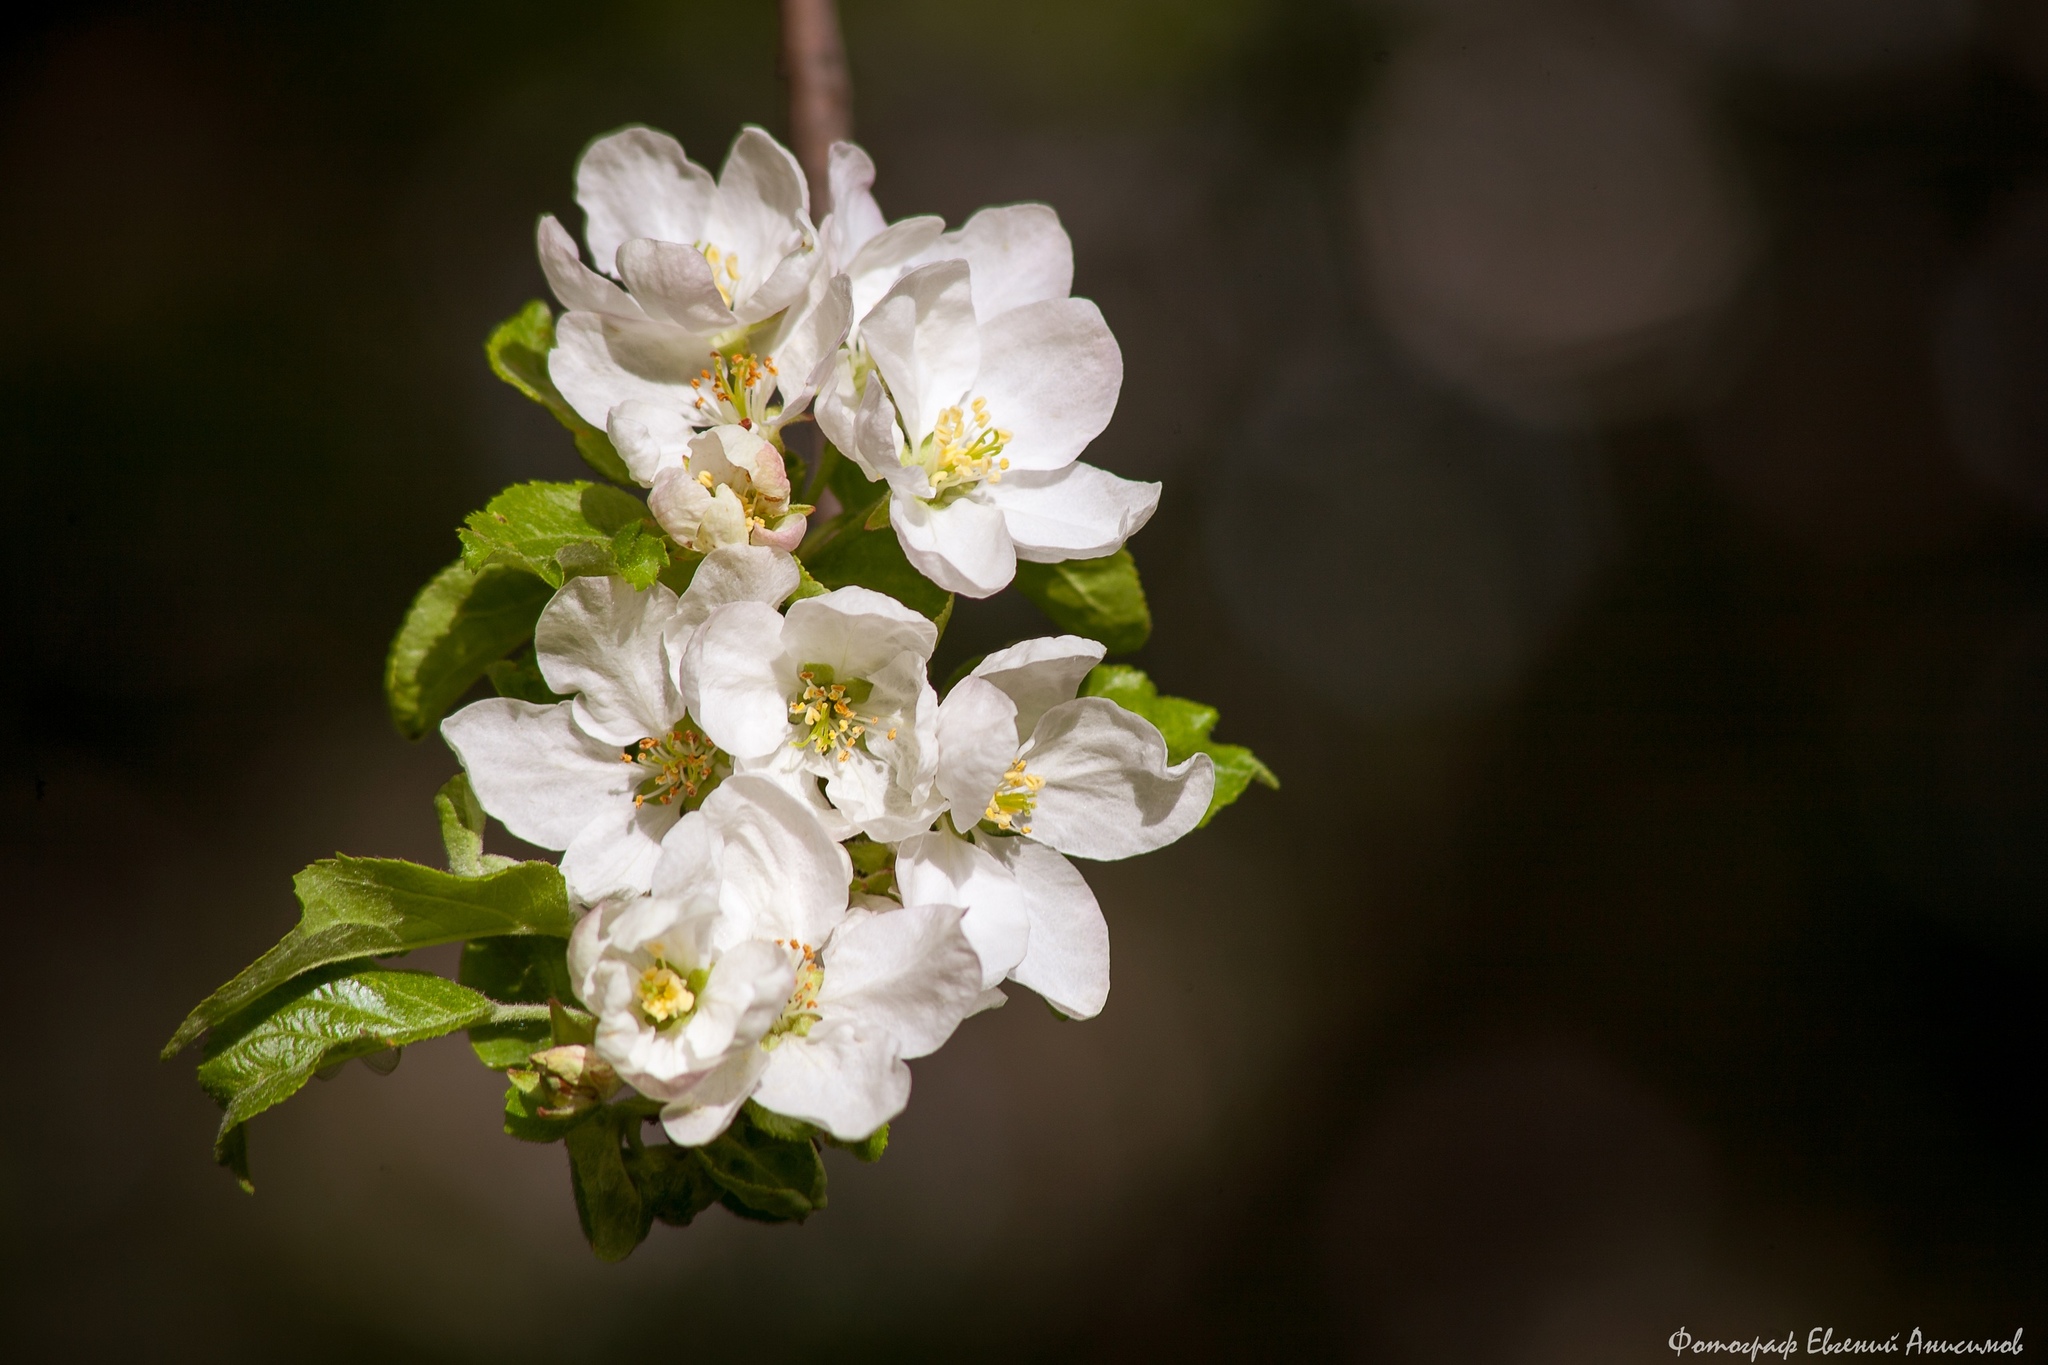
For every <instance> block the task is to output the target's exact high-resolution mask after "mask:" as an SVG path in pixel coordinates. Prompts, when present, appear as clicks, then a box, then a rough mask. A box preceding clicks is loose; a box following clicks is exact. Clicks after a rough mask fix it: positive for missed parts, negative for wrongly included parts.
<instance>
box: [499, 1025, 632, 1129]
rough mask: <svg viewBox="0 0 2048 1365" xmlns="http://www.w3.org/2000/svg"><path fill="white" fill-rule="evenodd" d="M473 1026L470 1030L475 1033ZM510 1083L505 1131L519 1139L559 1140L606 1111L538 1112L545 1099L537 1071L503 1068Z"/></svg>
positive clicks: (506, 1097) (506, 1096) (506, 1105)
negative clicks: (557, 1114) (563, 1115)
mask: <svg viewBox="0 0 2048 1365" xmlns="http://www.w3.org/2000/svg"><path fill="white" fill-rule="evenodd" d="M474 1034H475V1030H471V1035H472V1036H474ZM505 1079H506V1080H507V1081H509V1082H510V1084H509V1085H508V1086H507V1087H506V1089H505V1135H506V1136H507V1137H515V1138H518V1139H519V1140H520V1141H521V1142H560V1141H561V1140H562V1139H563V1138H565V1137H567V1136H569V1133H570V1131H571V1130H572V1129H575V1128H578V1127H580V1126H581V1125H583V1124H585V1123H588V1122H590V1121H591V1120H592V1119H596V1118H599V1117H601V1116H603V1115H604V1114H605V1112H606V1111H605V1110H604V1109H602V1108H597V1109H586V1110H584V1111H583V1112H582V1113H580V1114H571V1115H570V1116H568V1117H567V1118H557V1117H554V1116H552V1115H548V1114H543V1113H541V1112H540V1107H541V1105H542V1104H543V1103H545V1100H544V1099H543V1097H542V1093H541V1083H540V1077H539V1075H538V1074H536V1073H535V1072H532V1071H521V1070H518V1069H516V1068H514V1069H509V1070H507V1071H506V1072H505Z"/></svg>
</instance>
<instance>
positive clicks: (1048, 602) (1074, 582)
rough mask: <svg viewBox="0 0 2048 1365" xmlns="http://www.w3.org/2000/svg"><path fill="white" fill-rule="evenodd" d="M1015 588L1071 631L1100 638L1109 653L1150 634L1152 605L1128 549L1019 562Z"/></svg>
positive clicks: (1128, 647) (1125, 649)
mask: <svg viewBox="0 0 2048 1365" xmlns="http://www.w3.org/2000/svg"><path fill="white" fill-rule="evenodd" d="M1017 589H1018V591H1020V592H1022V593H1023V594H1024V595H1025V596H1026V597H1028V598H1030V599H1031V600H1032V601H1033V602H1034V603H1036V604H1037V606H1038V609H1039V610H1040V611H1042V612H1044V613H1045V614H1046V615H1047V616H1048V617H1050V618H1052V623H1053V624H1054V625H1056V626H1058V627H1059V628H1060V629H1061V630H1064V631H1066V632H1068V633H1069V634H1072V635H1085V636H1087V637H1088V638H1089V639H1091V640H1100V641H1101V642H1102V646H1103V648H1104V649H1106V650H1108V651H1109V652H1110V653H1111V654H1128V653H1130V652H1131V651H1132V650H1135V649H1138V648H1141V647H1142V646H1143V645H1144V643H1145V641H1146V640H1148V639H1150V638H1151V635H1152V608H1151V607H1150V606H1149V605H1147V604H1146V601H1145V588H1144V585H1143V584H1142V583H1140V582H1139V581H1138V564H1137V561H1136V560H1134V559H1132V558H1131V552H1130V551H1129V550H1118V551H1117V552H1116V553H1115V554H1113V555H1105V556H1104V557H1102V558H1101V559H1070V560H1067V561H1066V562H1065V563H1063V564H1033V563H1029V562H1027V561H1021V560H1020V561H1019V562H1018V564H1017Z"/></svg>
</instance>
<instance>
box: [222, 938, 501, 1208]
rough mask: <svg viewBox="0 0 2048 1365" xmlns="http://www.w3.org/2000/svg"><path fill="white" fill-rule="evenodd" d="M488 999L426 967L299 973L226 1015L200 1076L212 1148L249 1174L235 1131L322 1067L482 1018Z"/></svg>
mask: <svg viewBox="0 0 2048 1365" xmlns="http://www.w3.org/2000/svg"><path fill="white" fill-rule="evenodd" d="M490 1012H491V1002H490V1001H488V1000H486V999H484V998H483V997H482V996H481V995H478V994H477V993H476V992H475V991H472V990H468V989H466V988H464V987H462V986H458V985H456V984H455V983H454V982H453V981H448V980H445V979H444V978H442V977H438V976H434V975H432V974H431V973H428V972H398V971H389V970H385V969H382V968H363V967H361V966H359V965H357V964H352V963H341V964H337V965H335V966H332V967H329V968H326V969H324V970H322V971H318V972H313V973H310V974H308V975H306V976H303V977H300V978H299V979H298V980H296V981H292V982H289V983H287V984H286V985H284V986H282V987H280V988H278V989H277V990H275V991H272V992H270V993H269V994H267V995H265V996H263V997H261V998H260V999H258V1000H256V1001H254V1002H252V1003H251V1004H250V1005H249V1006H248V1007H247V1008H246V1009H244V1010H242V1011H241V1012H239V1013H238V1014H236V1015H235V1016H234V1018H232V1019H229V1020H226V1021H224V1022H223V1024H222V1026H221V1027H220V1028H219V1029H217V1030H216V1031H215V1033H214V1036H213V1038H212V1039H211V1040H210V1041H209V1042H208V1043H207V1046H206V1056H205V1059H204V1060H203V1061H201V1062H200V1064H199V1084H200V1085H201V1086H203V1087H204V1088H205V1090H206V1093H207V1094H209V1095H211V1096H213V1098H214V1099H215V1100H217V1101H218V1102H219V1103H220V1106H221V1108H222V1109H223V1110H224V1111H225V1112H224V1113H223V1114H222V1115H221V1126H220V1136H219V1137H218V1138H217V1139H216V1140H215V1142H214V1156H215V1158H216V1159H217V1160H219V1161H220V1162H221V1164H222V1165H225V1166H228V1167H229V1168H230V1169H233V1170H235V1172H236V1175H237V1177H238V1178H239V1179H240V1180H242V1181H243V1182H245V1183H246V1182H247V1180H248V1160H249V1156H248V1139H247V1136H246V1135H244V1134H240V1133H238V1132H237V1131H236V1130H237V1129H238V1128H239V1127H240V1126H241V1125H242V1124H244V1123H247V1122H248V1121H249V1120H250V1119H252V1118H254V1117H255V1116H256V1115H258V1114H260V1113H262V1112H263V1111H264V1110H266V1109H268V1108H270V1107H271V1106H272V1105H274V1104H278V1103H281V1102H282V1101H284V1100H286V1099H289V1098H290V1097H291V1096H292V1095H293V1094H295V1093H296V1092H297V1091H298V1090H299V1088H300V1087H301V1086H303V1085H305V1083H306V1082H307V1081H309V1080H311V1079H312V1078H313V1073H314V1072H315V1071H318V1070H319V1069H320V1068H321V1067H323V1066H328V1065H331V1064H333V1063H336V1062H345V1061H347V1060H349V1059H350V1058H352V1057H364V1056H368V1055H369V1054H371V1053H374V1052H382V1051H384V1050H385V1049H386V1048H395V1047H402V1046H404V1045H405V1044H407V1043H417V1042H421V1041H424V1040H425V1039H428V1038H438V1037H440V1036H441V1035H442V1034H444V1033H452V1032H454V1031H455V1030H456V1029H459V1028H464V1027H466V1026H468V1025H470V1024H473V1023H475V1022H476V1021H477V1020H479V1019H483V1018H487V1017H488V1016H489V1015H490Z"/></svg>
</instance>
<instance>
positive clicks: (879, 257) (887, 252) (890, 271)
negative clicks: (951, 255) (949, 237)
mask: <svg viewBox="0 0 2048 1365" xmlns="http://www.w3.org/2000/svg"><path fill="white" fill-rule="evenodd" d="M945 228H946V220H945V219H943V218H905V219H904V220H903V221H901V222H899V223H891V224H890V225H889V226H888V227H887V228H885V229H883V230H882V231H881V232H880V233H878V234H876V235H875V236H874V237H873V238H871V239H870V240H869V241H868V242H867V243H866V244H864V245H863V246H862V247H861V248H860V250H859V251H858V252H856V253H855V254H854V256H853V257H852V258H851V259H850V260H848V261H847V262H846V263H845V265H844V266H843V267H841V268H842V269H844V270H845V272H846V277H847V279H848V280H849V281H851V283H852V286H853V316H854V319H855V320H856V321H858V320H859V319H861V318H864V317H866V316H867V314H868V310H869V309H871V308H873V307H874V306H875V305H876V304H877V303H880V302H881V300H882V296H883V295H884V294H886V293H888V292H889V290H890V289H891V288H893V287H894V286H895V284H896V281H898V280H900V279H902V278H903V275H904V273H905V272H906V271H908V270H909V269H910V268H911V267H912V266H913V265H915V264H918V263H919V260H920V258H927V252H929V250H930V248H931V246H932V244H933V243H934V242H936V241H938V240H939V234H940V233H942V232H944V231H945Z"/></svg>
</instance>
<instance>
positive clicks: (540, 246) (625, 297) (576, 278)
mask: <svg viewBox="0 0 2048 1365" xmlns="http://www.w3.org/2000/svg"><path fill="white" fill-rule="evenodd" d="M534 237H535V242H534V245H535V247H536V249H537V250H538V252H539V254H540V269H541V273H542V274H543V275H546V276H547V277H548V287H549V288H550V289H552V290H554V291H555V297H556V298H557V299H559V300H560V301H561V304H562V306H563V307H564V308H567V309H570V310H571V311H574V312H582V313H611V314H615V315H616V316H618V317H622V318H639V317H645V316H646V314H645V313H643V312H642V311H641V310H640V305H639V304H637V303H635V302H633V296H632V295H630V294H628V293H627V292H626V291H625V290H623V289H621V288H619V287H618V286H617V285H615V284H613V283H612V282H611V281H610V280H608V279H606V278H605V277H604V276H602V275H600V274H598V273H597V272H596V271H595V270H592V269H591V268H590V267H589V266H587V265H585V264H583V257H582V256H581V255H580V254H579V253H578V252H577V250H576V239H575V238H574V237H571V236H570V235H569V230H568V229H567V228H565V227H563V226H562V225H561V224H560V223H558V222H556V221H555V216H554V215H553V214H552V213H550V214H547V215H545V216H543V217H542V218H541V220H540V227H539V228H538V229H537V230H536V231H535V233H534Z"/></svg>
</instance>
